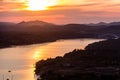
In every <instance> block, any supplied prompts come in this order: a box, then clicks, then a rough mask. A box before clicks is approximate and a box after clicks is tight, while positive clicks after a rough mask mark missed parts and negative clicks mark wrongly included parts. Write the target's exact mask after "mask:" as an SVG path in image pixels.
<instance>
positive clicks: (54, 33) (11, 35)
mask: <svg viewBox="0 0 120 80" xmlns="http://www.w3.org/2000/svg"><path fill="white" fill-rule="evenodd" d="M113 24H114V25H113ZM115 24H116V25H115ZM119 26H120V25H119V22H112V23H104V22H100V23H98V24H95V25H90V24H66V25H56V24H52V23H48V22H44V21H28V22H25V21H22V22H20V23H17V24H15V23H9V22H0V47H3V46H11V45H25V44H34V43H41V42H48V41H55V40H58V39H73V38H102V39H116V38H119V37H120V27H119Z"/></svg>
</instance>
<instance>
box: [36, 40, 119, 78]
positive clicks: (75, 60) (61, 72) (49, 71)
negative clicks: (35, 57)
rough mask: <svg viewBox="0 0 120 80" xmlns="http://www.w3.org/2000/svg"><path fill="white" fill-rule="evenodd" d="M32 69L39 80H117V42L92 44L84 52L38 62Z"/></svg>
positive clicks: (79, 51) (80, 51)
mask: <svg viewBox="0 0 120 80" xmlns="http://www.w3.org/2000/svg"><path fill="white" fill-rule="evenodd" d="M35 68H36V70H35V73H36V74H37V75H39V76H40V77H41V80H120V39H117V40H106V41H101V42H97V43H93V44H90V45H88V46H87V47H86V48H85V50H74V51H72V52H69V53H66V54H65V55H64V56H63V57H56V58H54V59H51V58H50V59H47V60H41V61H39V62H37V63H36V67H35Z"/></svg>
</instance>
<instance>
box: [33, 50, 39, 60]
mask: <svg viewBox="0 0 120 80" xmlns="http://www.w3.org/2000/svg"><path fill="white" fill-rule="evenodd" d="M40 57H41V51H40V50H36V51H35V52H34V54H33V59H35V60H39V59H40Z"/></svg>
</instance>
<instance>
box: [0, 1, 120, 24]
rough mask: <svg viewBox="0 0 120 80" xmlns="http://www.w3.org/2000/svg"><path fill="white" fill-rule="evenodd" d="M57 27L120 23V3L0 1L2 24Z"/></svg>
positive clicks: (0, 19)
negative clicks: (38, 22)
mask: <svg viewBox="0 0 120 80" xmlns="http://www.w3.org/2000/svg"><path fill="white" fill-rule="evenodd" d="M30 20H41V21H46V22H51V23H57V24H66V23H97V22H101V21H102V22H112V21H120V0H0V21H6V22H8V21H9V22H20V21H30Z"/></svg>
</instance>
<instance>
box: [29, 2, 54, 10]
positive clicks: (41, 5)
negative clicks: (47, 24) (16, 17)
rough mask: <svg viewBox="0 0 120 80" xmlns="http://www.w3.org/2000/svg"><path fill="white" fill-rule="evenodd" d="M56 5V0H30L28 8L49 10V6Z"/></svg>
mask: <svg viewBox="0 0 120 80" xmlns="http://www.w3.org/2000/svg"><path fill="white" fill-rule="evenodd" d="M54 5H56V1H55V0H29V1H28V10H33V11H37V10H47V9H48V8H49V6H54Z"/></svg>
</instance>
